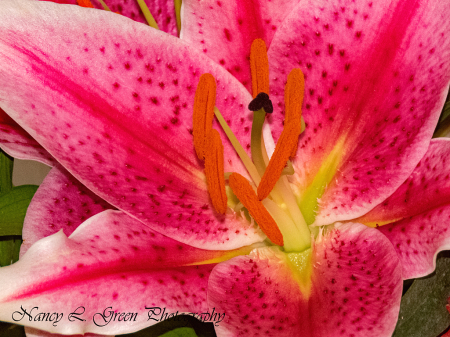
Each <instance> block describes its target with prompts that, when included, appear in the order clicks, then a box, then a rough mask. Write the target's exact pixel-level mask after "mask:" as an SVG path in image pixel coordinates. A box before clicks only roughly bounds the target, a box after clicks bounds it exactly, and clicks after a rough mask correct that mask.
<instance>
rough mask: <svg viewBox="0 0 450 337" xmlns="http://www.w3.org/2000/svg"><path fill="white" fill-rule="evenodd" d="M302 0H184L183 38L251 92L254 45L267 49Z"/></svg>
mask: <svg viewBox="0 0 450 337" xmlns="http://www.w3.org/2000/svg"><path fill="white" fill-rule="evenodd" d="M298 2H299V0H277V1H264V0H222V1H215V0H214V1H212V0H207V1H203V0H202V1H200V0H184V1H183V9H182V11H183V12H182V13H183V16H182V17H183V21H182V31H181V36H180V37H181V38H182V39H183V40H185V41H187V42H189V43H190V44H191V45H192V46H194V47H195V48H197V50H199V51H202V52H203V53H205V55H207V56H209V57H210V58H212V59H213V60H214V61H216V62H217V63H219V64H221V65H222V66H223V67H224V68H225V69H227V70H228V71H229V72H230V73H232V74H233V75H234V76H235V77H236V78H237V79H238V80H239V81H241V83H242V84H244V85H245V87H246V88H247V89H248V90H249V91H251V84H252V80H251V74H250V61H249V60H250V46H251V44H252V42H253V41H254V40H255V39H258V38H259V39H263V40H264V41H265V42H266V45H267V47H269V46H270V43H271V41H272V39H273V36H274V34H275V33H276V31H277V29H278V27H279V26H280V25H281V23H282V22H283V20H284V18H285V17H286V15H287V14H288V13H289V11H291V10H292V9H293V8H294V7H295V5H296V4H297V3H298Z"/></svg>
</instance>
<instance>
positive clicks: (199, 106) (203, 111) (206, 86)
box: [193, 74, 216, 160]
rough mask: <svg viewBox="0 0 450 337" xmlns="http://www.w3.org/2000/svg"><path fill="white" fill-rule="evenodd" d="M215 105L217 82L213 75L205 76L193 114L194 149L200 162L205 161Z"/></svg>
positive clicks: (196, 94)
mask: <svg viewBox="0 0 450 337" xmlns="http://www.w3.org/2000/svg"><path fill="white" fill-rule="evenodd" d="M215 103H216V81H215V80H214V77H213V76H212V75H211V74H203V75H202V76H201V77H200V81H199V83H198V86H197V90H196V92H195V100H194V114H193V118H194V121H193V124H194V126H193V129H194V130H193V135H194V148H195V152H196V153H197V156H198V158H199V159H200V160H203V159H205V151H206V147H207V146H206V141H207V139H208V137H209V133H210V132H211V130H212V122H213V119H214V105H215Z"/></svg>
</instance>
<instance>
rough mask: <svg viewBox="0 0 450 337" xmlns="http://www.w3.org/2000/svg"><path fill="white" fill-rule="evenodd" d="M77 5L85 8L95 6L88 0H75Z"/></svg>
mask: <svg viewBox="0 0 450 337" xmlns="http://www.w3.org/2000/svg"><path fill="white" fill-rule="evenodd" d="M77 5H78V6H80V7H86V8H95V7H94V6H93V5H92V3H91V2H90V1H89V0H77Z"/></svg>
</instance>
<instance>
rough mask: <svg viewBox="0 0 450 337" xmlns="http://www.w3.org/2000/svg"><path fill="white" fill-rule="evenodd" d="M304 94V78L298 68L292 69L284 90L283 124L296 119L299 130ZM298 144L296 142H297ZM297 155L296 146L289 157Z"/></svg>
mask: <svg viewBox="0 0 450 337" xmlns="http://www.w3.org/2000/svg"><path fill="white" fill-rule="evenodd" d="M304 92H305V76H304V75H303V73H302V71H301V70H300V69H298V68H295V69H292V71H291V72H290V73H289V75H288V80H287V83H286V87H285V90H284V106H285V110H286V113H285V123H290V119H292V118H298V120H299V122H300V128H301V119H302V105H303V97H304ZM297 144H298V142H297ZM296 153H297V146H295V147H294V149H293V150H292V153H291V157H294V156H295V154H296Z"/></svg>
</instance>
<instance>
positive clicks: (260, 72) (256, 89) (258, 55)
mask: <svg viewBox="0 0 450 337" xmlns="http://www.w3.org/2000/svg"><path fill="white" fill-rule="evenodd" d="M250 69H251V71H252V90H253V98H255V97H256V96H257V95H258V94H259V93H260V92H264V93H266V94H267V95H268V94H269V59H268V58H267V48H266V44H265V42H264V41H263V40H261V39H256V40H254V41H253V43H252V47H251V50H250Z"/></svg>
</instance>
